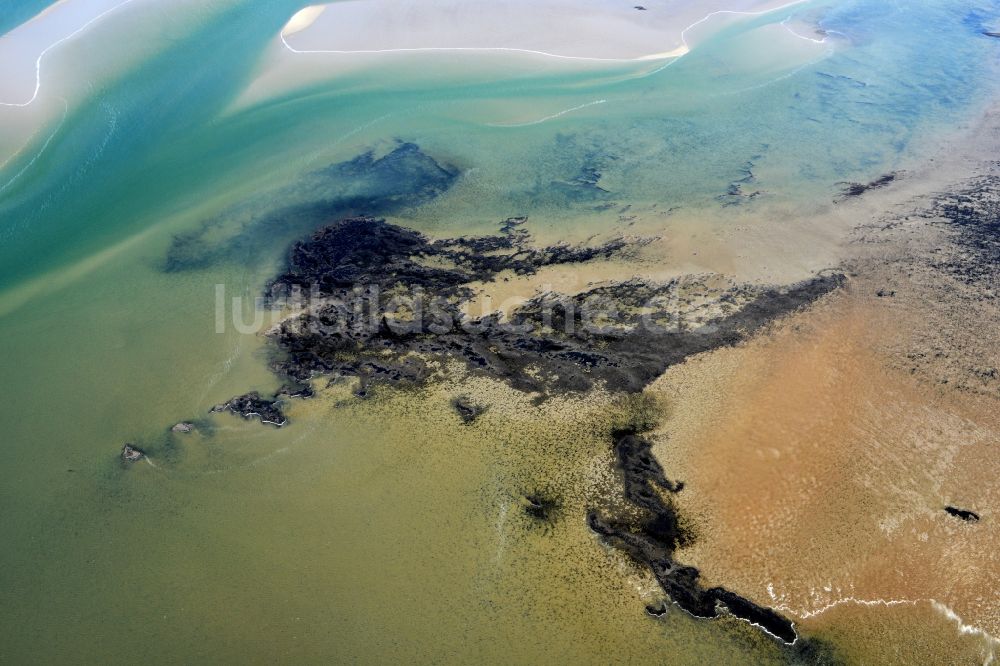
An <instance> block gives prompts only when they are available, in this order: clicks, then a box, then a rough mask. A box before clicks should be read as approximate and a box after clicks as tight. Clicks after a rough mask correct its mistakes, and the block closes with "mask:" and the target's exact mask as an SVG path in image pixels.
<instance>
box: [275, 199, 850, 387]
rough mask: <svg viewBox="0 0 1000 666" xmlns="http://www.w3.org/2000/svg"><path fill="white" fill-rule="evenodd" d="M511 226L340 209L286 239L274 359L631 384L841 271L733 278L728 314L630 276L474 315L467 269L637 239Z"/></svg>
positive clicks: (404, 373)
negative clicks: (349, 213)
mask: <svg viewBox="0 0 1000 666" xmlns="http://www.w3.org/2000/svg"><path fill="white" fill-rule="evenodd" d="M509 226H510V225H509V223H508V225H506V228H508V231H506V232H503V233H500V234H499V235H496V236H483V237H475V238H454V239H444V240H437V241H431V240H429V239H427V238H426V237H424V236H423V235H421V234H419V233H417V232H415V231H411V230H408V229H404V228H402V227H398V226H395V225H391V224H388V223H386V222H385V221H383V220H378V219H374V218H350V219H347V220H343V221H341V222H338V223H336V224H333V225H331V226H329V227H326V228H324V229H321V230H320V231H318V232H316V233H315V234H314V235H313V236H312V237H311V238H310V239H309V240H306V241H302V242H299V243H296V244H295V246H294V247H293V248H292V250H291V252H290V255H289V260H288V268H287V270H286V272H285V273H284V274H282V275H281V276H279V277H278V278H277V279H276V280H274V282H273V283H272V284H271V285H270V287H269V295H270V297H271V298H283V297H292V298H296V297H303V298H304V297H306V295H307V296H308V307H306V308H305V311H304V312H303V313H302V314H300V315H298V316H296V317H293V318H291V319H288V320H286V321H284V322H283V323H282V324H281V325H280V326H279V327H277V329H276V331H275V332H274V333H273V338H274V340H275V342H276V343H277V345H278V347H279V348H280V350H281V351H282V352H283V355H282V358H281V359H280V360H279V361H278V362H277V367H278V370H279V371H280V372H282V373H283V374H285V375H287V376H288V377H291V378H293V379H296V380H299V381H305V380H308V379H309V378H310V377H313V376H315V375H326V374H331V375H350V376H356V377H359V378H361V380H362V384H363V385H367V384H368V383H371V382H382V383H401V382H405V383H414V384H417V383H421V382H423V381H425V380H426V379H427V378H428V377H429V376H430V375H431V374H432V370H431V366H430V364H429V363H428V361H429V360H431V359H434V358H437V359H450V360H458V361H460V362H462V363H463V364H464V365H465V366H466V367H467V368H468V369H469V370H470V371H472V372H481V373H485V374H488V375H490V376H492V377H499V378H502V379H504V380H506V381H508V382H509V383H510V384H511V385H513V386H514V387H515V388H517V389H519V390H523V391H537V392H540V393H546V392H550V391H585V390H588V389H590V388H591V387H593V386H594V385H595V384H596V383H598V382H600V383H603V384H604V385H605V386H606V387H607V388H608V389H610V390H614V391H624V392H629V393H634V392H638V391H641V390H642V389H643V388H644V387H645V386H646V385H647V384H649V382H651V381H652V380H653V379H655V378H656V377H658V376H659V375H660V374H662V373H663V371H664V370H665V369H666V368H668V367H669V366H671V365H673V364H675V363H678V362H680V361H682V360H684V359H685V358H687V357H688V356H691V355H693V354H697V353H700V352H704V351H709V350H711V349H715V348H717V347H720V346H725V345H730V344H735V343H737V342H739V341H740V340H743V339H745V338H746V337H747V336H748V335H751V334H753V333H754V332H756V331H758V330H760V329H761V328H762V327H763V326H765V325H767V324H768V323H769V322H771V321H773V320H774V319H775V318H777V317H780V316H783V315H785V314H788V313H790V312H793V311H794V310H796V309H797V308H799V307H801V306H803V305H806V304H808V303H811V302H812V301H813V300H815V299H816V298H818V297H820V296H822V295H824V294H826V293H828V292H829V291H831V290H833V289H835V288H837V287H838V286H840V284H841V283H842V281H843V277H842V276H840V275H826V276H821V277H817V278H814V279H812V280H808V281H806V282H802V283H800V284H796V285H793V286H792V287H789V288H787V289H756V290H753V289H749V288H744V287H734V288H733V289H732V290H731V291H730V292H727V293H726V294H723V295H722V297H721V299H720V303H719V306H720V311H721V312H726V313H727V314H723V315H722V316H719V317H716V318H714V319H711V320H710V321H708V320H705V321H700V322H699V321H692V322H686V321H682V320H681V317H680V316H679V311H680V310H681V309H683V304H681V303H679V301H678V283H676V282H673V283H665V284H653V283H647V282H643V281H639V280H633V281H628V282H623V283H617V284H612V285H607V286H602V287H597V288H594V289H591V290H589V291H586V292H584V293H581V294H577V295H574V296H565V295H561V294H552V293H548V294H543V295H541V296H537V297H535V298H533V299H531V300H529V301H528V302H527V303H525V304H524V305H522V306H520V307H518V308H516V309H515V310H514V311H513V312H512V313H511V315H510V317H509V318H508V319H506V320H502V319H501V318H500V317H499V315H497V314H487V315H485V316H482V317H478V318H474V317H470V316H468V315H467V314H465V313H464V312H463V310H462V305H463V304H464V303H465V302H467V301H468V300H469V299H470V298H471V296H472V289H471V286H470V285H471V283H472V282H475V281H488V280H490V279H492V278H493V277H495V276H496V275H498V274H499V273H501V272H502V271H511V272H513V273H515V274H521V275H525V274H531V273H534V272H535V271H537V270H538V269H540V268H542V267H544V266H551V265H564V264H578V263H582V262H586V261H590V260H592V259H597V258H608V257H612V256H623V255H627V253H629V252H630V251H633V250H634V249H635V248H636V247H637V246H638V245H641V244H642V242H643V241H642V240H639V239H637V240H628V239H624V238H622V239H615V240H611V241H608V242H606V243H603V244H600V245H596V246H570V245H555V246H547V247H533V246H530V245H529V244H528V237H527V235H526V234H524V233H518V232H522V230H521V229H519V228H517V227H516V226H515V227H514V228H513V230H511V229H510V228H509Z"/></svg>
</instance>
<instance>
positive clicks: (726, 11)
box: [278, 0, 809, 73]
mask: <svg viewBox="0 0 1000 666" xmlns="http://www.w3.org/2000/svg"><path fill="white" fill-rule="evenodd" d="M808 1H809V0H792V2H788V3H786V4H784V5H781V6H779V7H772V8H771V9H762V10H760V11H755V12H749V11H736V10H731V9H721V10H719V11H714V12H711V13H709V14H707V15H705V16H704V17H703V18H701V19H699V20H697V21H695V22H694V23H692V24H691V25H689V26H688V27H686V28H684V29H683V30H681V35H680V37H681V43H682V45H683V47H682V48H679V49H675V50H674V51H672V52H670V54H653V55H645V56H639V57H637V58H599V57H596V56H571V55H564V54H560V53H550V52H548V51H536V50H533V49H521V48H515V47H510V46H417V47H406V48H393V49H356V50H346V49H296V48H295V47H294V46H292V45H291V44H289V43H288V40H286V39H285V31H284V30H282V31H281V32H280V33H279V35H278V36H279V38H280V39H281V43H282V44H284V46H285V48H287V49H288V50H289V51H291V52H292V53H296V54H310V53H328V54H337V55H351V54H376V53H413V52H435V51H437V52H446V51H466V52H468V51H473V52H474V51H479V52H501V53H503V52H508V53H527V54H531V55H540V56H544V57H547V58H558V59H561V60H584V61H591V62H642V61H647V60H653V59H660V58H663V59H669V60H670V62H669V63H667V64H666V65H664V66H663V67H660V68H659V69H657V70H655V71H654V72H651V73H655V72H659V71H661V70H663V69H665V68H666V67H668V66H669V65H672V64H673V63H674V62H676V61H677V60H679V59H680V58H682V57H683V56H684V55H686V54H687V53H688V52H690V50H691V47H690V45H689V44H688V41H687V33H688V32H689V31H690V30H692V29H693V28H696V27H698V26H699V25H701V24H702V23H704V22H705V21H708V20H709V19H711V18H712V17H713V16H718V15H720V14H733V15H738V16H763V15H765V14H770V13H771V12H776V11H780V10H782V9H787V8H788V7H793V6H795V5H800V4H802V3H803V2H808ZM675 52H676V55H671V54H673V53H675Z"/></svg>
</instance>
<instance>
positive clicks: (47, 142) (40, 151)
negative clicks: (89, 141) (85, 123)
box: [0, 99, 69, 194]
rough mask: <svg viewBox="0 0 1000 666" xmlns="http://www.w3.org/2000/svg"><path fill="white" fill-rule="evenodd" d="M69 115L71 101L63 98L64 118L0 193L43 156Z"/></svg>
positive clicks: (0, 189) (4, 185)
mask: <svg viewBox="0 0 1000 666" xmlns="http://www.w3.org/2000/svg"><path fill="white" fill-rule="evenodd" d="M68 115H69V102H67V101H66V100H65V99H64V100H63V117H62V120H60V121H59V124H58V125H56V128H55V129H54V130H53V131H52V134H50V135H49V138H47V139H46V140H45V143H43V144H42V147H41V149H40V150H39V151H38V153H37V154H36V155H35V156H34V157H32V158H31V161H30V162H28V163H27V164H25V165H24V167H23V168H22V169H21V170H20V171H18V172H17V173H16V174H14V177H13V178H11V179H10V180H8V181H7V182H6V183H4V184H3V186H2V187H0V194H3V193H4V192H5V191H6V190H7V188H8V187H10V186H11V185H13V184H14V181H16V180H17V179H18V178H20V177H21V176H22V175H24V172H25V171H27V170H28V169H30V168H31V166H32V165H33V164H34V163H35V162H36V161H38V158H39V157H41V156H42V153H44V152H45V149H46V148H48V147H49V144H50V143H52V139H54V138H56V134H58V133H59V130H60V129H62V126H63V123H65V122H66V117H67V116H68ZM21 150H24V149H23V148H22V149H21ZM17 152H18V153H20V152H21V151H20V150H19V151H17ZM16 155H17V153H15V154H14V155H13V156H11V158H10V159H14V156H16ZM10 159H9V160H7V162H4V163H3V165H2V166H0V168H3V167H4V166H7V163H8V162H10Z"/></svg>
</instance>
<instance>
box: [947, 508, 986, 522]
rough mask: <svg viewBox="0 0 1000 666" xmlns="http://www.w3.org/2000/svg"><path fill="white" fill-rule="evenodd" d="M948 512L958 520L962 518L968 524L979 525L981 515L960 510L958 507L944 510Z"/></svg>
mask: <svg viewBox="0 0 1000 666" xmlns="http://www.w3.org/2000/svg"><path fill="white" fill-rule="evenodd" d="M944 510H945V511H947V512H948V515H950V516H955V517H956V518H961V519H962V520H964V521H965V522H967V523H978V522H979V514H978V513H976V512H975V511H969V510H968V509H959V508H958V507H957V506H946V507H945V508H944Z"/></svg>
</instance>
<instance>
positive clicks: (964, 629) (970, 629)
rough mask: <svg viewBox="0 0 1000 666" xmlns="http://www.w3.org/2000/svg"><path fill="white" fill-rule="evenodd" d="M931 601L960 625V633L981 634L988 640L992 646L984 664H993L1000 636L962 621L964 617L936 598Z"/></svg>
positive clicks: (939, 610)
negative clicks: (994, 648) (995, 648)
mask: <svg viewBox="0 0 1000 666" xmlns="http://www.w3.org/2000/svg"><path fill="white" fill-rule="evenodd" d="M930 601H931V605H932V606H933V607H934V610H936V611H938V612H939V613H941V614H942V615H944V616H945V617H946V618H948V619H949V620H951V621H952V622H954V623H955V624H957V625H958V633H960V634H962V635H963V636H979V637H980V638H983V639H984V640H986V642H987V643H988V644H989V646H990V652H989V654H988V655H986V659H985V660H984V661H983V666H987V665H988V664H992V663H993V661H994V660H995V659H996V654H995V652H994V650H993V647H994V646H997V645H1000V638H997V637H996V636H994V635H993V634H990V633H987V632H986V631H985V630H983V629H980V628H979V627H974V626H972V625H969V624H966V623H965V622H963V621H962V618H960V617H959V616H958V613H956V612H955V611H953V610H952V609H950V608H948V607H947V606H945V605H944V604H943V603H941V602H940V601H935V600H934V599H931V600H930Z"/></svg>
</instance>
